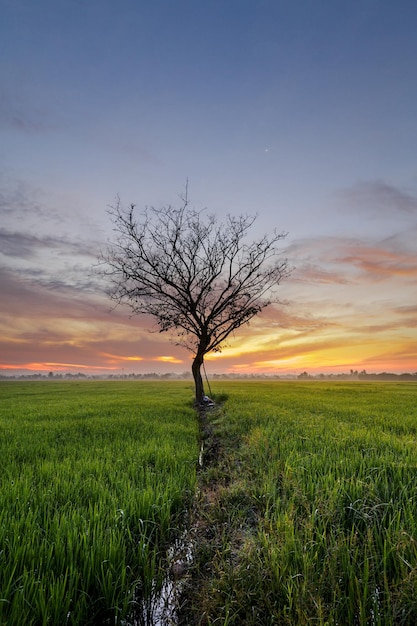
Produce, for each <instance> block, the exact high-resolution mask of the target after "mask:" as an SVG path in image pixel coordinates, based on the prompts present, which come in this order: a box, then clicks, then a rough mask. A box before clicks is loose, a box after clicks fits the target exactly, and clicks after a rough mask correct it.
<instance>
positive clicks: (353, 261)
mask: <svg viewBox="0 0 417 626" xmlns="http://www.w3.org/2000/svg"><path fill="white" fill-rule="evenodd" d="M409 232H410V231H407V233H406V234H407V235H408V234H409ZM402 241H403V234H402V233H397V234H396V235H393V236H392V237H389V238H385V239H383V240H380V241H372V240H371V239H360V238H353V237H351V238H343V237H334V236H333V237H317V238H312V239H305V240H299V241H297V242H294V243H293V244H292V245H291V246H289V247H288V249H287V250H286V254H287V256H288V257H289V259H290V261H291V263H292V264H294V266H295V267H296V271H295V272H294V276H293V278H294V279H295V280H296V281H299V282H304V283H323V284H338V285H340V284H346V285H348V284H351V283H353V282H357V281H358V280H372V281H375V280H383V279H389V278H400V277H402V278H408V279H412V280H415V279H417V260H416V253H417V244H416V240H414V239H413V240H412V239H411V238H410V239H407V242H408V244H410V245H408V246H407V247H406V248H404V246H403V245H402ZM411 241H413V243H414V245H411ZM407 248H408V249H407Z"/></svg>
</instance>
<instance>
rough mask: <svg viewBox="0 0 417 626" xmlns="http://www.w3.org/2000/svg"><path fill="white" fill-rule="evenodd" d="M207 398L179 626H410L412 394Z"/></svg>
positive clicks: (368, 391) (284, 390)
mask: <svg viewBox="0 0 417 626" xmlns="http://www.w3.org/2000/svg"><path fill="white" fill-rule="evenodd" d="M217 389H219V391H221V392H222V393H226V394H228V396H229V400H228V401H227V402H226V403H225V405H224V406H223V408H222V410H221V411H220V412H217V413H213V414H211V418H210V419H211V422H212V426H213V428H214V436H215V437H216V438H217V440H218V441H220V455H219V458H218V462H217V464H214V465H212V466H211V467H209V468H207V470H206V472H205V474H204V475H203V476H202V481H203V483H204V485H205V492H204V491H203V492H202V493H203V495H202V498H201V502H200V513H199V515H200V518H201V519H204V524H203V528H202V530H201V529H200V536H199V551H198V550H197V551H196V557H195V558H196V561H195V568H194V572H193V576H192V578H191V582H190V586H189V588H188V590H187V593H188V594H189V598H188V602H187V611H188V613H189V614H190V613H191V614H192V615H193V619H192V620H191V619H190V617H189V616H188V617H187V619H186V620H185V621H184V622H183V623H184V624H185V623H187V624H201V625H202V624H213V625H214V624H216V625H219V624H221V625H223V626H226V624H227V625H228V626H230V625H232V624H233V625H237V624H245V625H254V626H255V625H258V624H262V625H263V626H268V625H272V624H279V625H293V624H297V625H303V624H318V625H321V626H325V625H326V624H328V625H330V624H332V625H336V624H337V625H339V626H342V625H346V626H352V625H355V624H357V625H379V626H394V625H397V624H403V625H410V626H411V625H414V624H416V623H417V385H416V384H415V383H355V384H352V383H348V384H346V383H330V384H329V383H324V382H310V383H300V382H294V383H283V382H245V383H241V382H227V383H223V382H222V383H220V382H218V383H216V390H217ZM204 493H205V495H204ZM196 584H198V585H199V592H198V593H197V594H196V595H194V594H193V586H194V588H195V585H196Z"/></svg>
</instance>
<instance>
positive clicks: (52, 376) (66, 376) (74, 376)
mask: <svg viewBox="0 0 417 626" xmlns="http://www.w3.org/2000/svg"><path fill="white" fill-rule="evenodd" d="M191 378H192V375H191V372H188V371H187V372H182V373H178V372H165V373H162V374H161V373H157V372H146V373H143V374H138V373H133V372H132V373H129V374H126V373H124V372H117V373H114V374H97V375H93V374H84V373H83V372H77V373H73V372H48V373H47V374H46V373H44V372H34V373H33V374H17V375H4V374H0V380H191ZM210 378H212V379H213V380H409V381H412V380H417V372H414V373H408V372H403V373H402V374H396V373H393V372H379V373H369V374H368V373H367V372H366V371H365V370H362V371H360V372H359V371H358V370H350V372H342V373H339V374H332V373H329V374H309V373H308V372H301V374H258V373H250V374H241V373H234V372H231V373H220V374H219V373H213V374H210Z"/></svg>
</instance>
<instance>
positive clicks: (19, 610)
mask: <svg viewBox="0 0 417 626" xmlns="http://www.w3.org/2000/svg"><path fill="white" fill-rule="evenodd" d="M191 397H192V392H191V390H189V389H187V386H186V385H184V384H182V385H178V384H176V383H169V382H168V383H164V385H163V387H161V384H153V383H150V382H147V383H141V382H128V383H125V382H100V383H96V382H63V383H60V382H28V383H21V382H2V383H0V485H1V488H0V624H2V625H4V626H5V625H7V626H14V625H16V626H23V625H27V624H33V625H35V624H36V625H43V624H45V625H46V624H53V625H57V626H63V625H64V624H71V625H74V626H75V625H77V626H80V625H82V624H106V623H108V624H115V623H122V622H121V620H122V618H123V617H125V616H126V615H132V614H133V613H134V612H135V611H134V604H135V600H136V601H138V600H139V599H140V597H141V596H142V595H143V596H145V597H146V596H149V593H150V591H151V588H152V586H154V585H155V581H158V577H159V579H161V577H163V556H164V546H166V544H167V543H168V542H169V541H170V540H171V539H172V536H173V533H174V532H175V529H176V528H178V527H181V525H182V524H183V513H184V509H185V508H187V506H188V504H189V502H190V500H191V498H192V497H193V494H194V491H195V480H196V458H197V456H198V427H197V423H196V419H195V413H194V411H193V409H192V408H191V405H190V402H189V400H190V398H191ZM141 610H142V609H141V608H140V607H138V611H137V614H138V615H139V617H138V618H137V619H139V618H141Z"/></svg>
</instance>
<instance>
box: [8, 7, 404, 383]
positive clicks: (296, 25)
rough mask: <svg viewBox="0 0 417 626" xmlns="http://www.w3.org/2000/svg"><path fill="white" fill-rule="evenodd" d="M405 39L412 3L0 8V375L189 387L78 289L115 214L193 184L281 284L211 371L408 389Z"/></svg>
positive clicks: (158, 337)
mask: <svg viewBox="0 0 417 626" xmlns="http://www.w3.org/2000/svg"><path fill="white" fill-rule="evenodd" d="M416 33H417V4H416V2H415V0H410V1H406V0H398V1H397V2H393V1H392V0H350V1H349V2H338V1H335V0H285V1H284V0H175V1H173V0H152V1H151V0H36V1H34V0H0V159H1V161H0V163H1V168H0V280H1V283H0V370H2V372H3V373H5V374H15V373H19V374H20V373H25V372H26V373H28V372H31V371H32V372H41V371H45V372H48V371H54V372H59V371H63V372H73V373H76V372H84V373H86V374H88V373H96V374H97V373H106V372H125V373H130V372H138V373H140V372H183V371H186V370H189V369H190V363H191V361H190V358H191V355H190V354H189V353H188V352H186V351H185V350H184V349H182V348H178V347H176V346H175V345H174V344H173V343H172V342H170V340H169V337H168V336H167V335H165V334H158V333H150V332H149V330H150V329H152V320H150V319H148V318H145V317H136V318H131V317H129V310H128V309H126V308H122V307H119V308H117V309H114V310H111V303H110V301H109V300H108V299H107V297H106V296H105V294H104V293H103V291H102V288H101V286H100V282H99V279H98V277H97V275H96V274H95V271H94V265H95V264H96V259H97V255H98V253H99V251H100V249H103V248H105V246H106V241H108V239H111V238H112V237H113V236H114V233H113V232H112V226H111V222H110V220H109V217H108V215H107V208H108V206H109V205H112V204H114V202H115V198H116V196H117V195H119V196H120V198H121V201H122V203H124V204H125V205H127V204H130V203H132V202H133V203H135V204H136V205H137V206H138V207H144V206H145V205H154V206H156V207H158V208H160V207H162V206H164V205H167V204H178V203H179V196H180V195H181V193H182V192H183V190H184V185H185V182H186V180H187V178H188V180H189V197H190V200H191V203H192V204H193V206H195V207H196V208H198V209H202V208H204V207H207V208H208V210H209V211H210V212H212V213H217V214H218V215H219V216H222V215H225V214H227V213H231V214H240V213H245V214H246V213H249V214H258V218H257V221H256V223H255V228H254V231H253V234H254V236H259V235H262V234H263V233H265V232H266V233H270V232H271V231H272V230H273V229H274V228H277V230H278V231H286V232H288V236H287V237H286V239H285V241H284V242H283V243H282V253H283V256H284V257H287V258H288V260H289V264H290V265H291V266H293V267H294V268H295V269H294V271H293V273H292V275H291V277H290V278H288V279H287V280H285V281H284V282H282V284H281V286H280V288H279V295H280V297H281V300H282V301H283V304H281V305H279V306H278V305H277V306H271V307H269V308H268V309H266V310H265V312H264V313H262V315H260V316H259V317H258V318H256V319H255V320H253V321H252V322H251V323H250V325H249V326H246V327H244V328H242V329H241V330H240V331H239V332H237V333H236V336H234V337H232V338H231V339H230V342H229V343H228V345H227V346H226V347H225V349H224V350H223V352H222V353H221V354H216V355H213V356H209V357H208V358H207V361H206V363H207V371H208V372H212V373H214V372H219V373H220V372H242V373H249V372H265V373H269V374H272V373H275V374H287V373H289V374H298V373H300V372H303V371H307V372H309V373H318V372H323V373H326V372H346V371H349V370H350V369H358V370H363V369H365V370H366V371H367V372H381V371H391V372H398V373H399V372H416V371H417V36H416ZM0 373H1V371H0Z"/></svg>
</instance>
